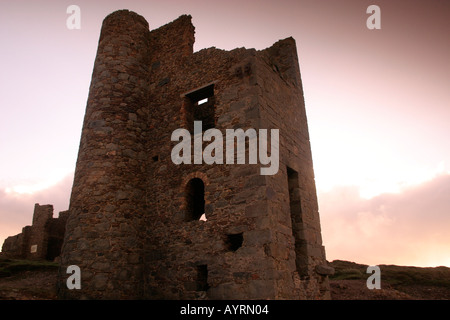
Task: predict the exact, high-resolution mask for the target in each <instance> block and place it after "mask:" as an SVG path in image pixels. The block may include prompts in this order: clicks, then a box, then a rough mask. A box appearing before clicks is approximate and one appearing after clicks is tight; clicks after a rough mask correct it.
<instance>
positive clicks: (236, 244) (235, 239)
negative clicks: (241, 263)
mask: <svg viewBox="0 0 450 320" xmlns="http://www.w3.org/2000/svg"><path fill="white" fill-rule="evenodd" d="M243 242H244V236H243V234H242V232H241V233H236V234H227V239H226V244H227V247H228V250H230V251H233V252H234V251H236V250H237V249H239V248H240V247H242V243H243Z"/></svg>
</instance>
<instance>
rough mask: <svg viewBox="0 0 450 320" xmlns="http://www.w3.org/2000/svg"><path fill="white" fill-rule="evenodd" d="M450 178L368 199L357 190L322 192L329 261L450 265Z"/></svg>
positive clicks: (323, 223)
mask: <svg viewBox="0 0 450 320" xmlns="http://www.w3.org/2000/svg"><path fill="white" fill-rule="evenodd" d="M449 195H450V175H449V174H441V175H438V176H436V177H435V178H434V179H432V180H430V181H428V182H424V183H422V184H420V185H417V186H414V187H410V188H408V189H404V190H403V191H402V192H400V193H395V194H381V195H379V196H377V197H374V198H371V199H363V198H361V197H360V195H359V188H358V187H336V188H334V189H332V190H331V191H329V192H324V193H319V208H320V214H321V221H322V233H323V239H324V245H325V249H326V251H327V258H328V259H329V260H334V259H345V260H352V261H356V262H360V263H366V264H403V265H405V264H407V265H417V266H437V265H448V266H450V233H449V232H448V230H450V197H449Z"/></svg>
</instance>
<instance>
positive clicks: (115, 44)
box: [60, 10, 329, 299]
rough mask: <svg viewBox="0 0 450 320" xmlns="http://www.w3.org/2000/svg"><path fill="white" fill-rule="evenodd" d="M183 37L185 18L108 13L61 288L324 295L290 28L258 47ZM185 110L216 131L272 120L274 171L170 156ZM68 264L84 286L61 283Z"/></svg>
mask: <svg viewBox="0 0 450 320" xmlns="http://www.w3.org/2000/svg"><path fill="white" fill-rule="evenodd" d="M193 44H194V27H193V25H192V23H191V17H190V16H181V17H180V18H178V19H177V20H175V21H173V22H171V23H169V24H167V25H165V26H162V27H160V28H158V29H156V30H152V31H149V26H148V23H147V22H146V21H145V19H144V18H142V17H141V16H139V15H137V14H136V13H133V12H130V11H127V10H121V11H117V12H114V13H112V14H111V15H109V16H108V17H106V18H105V20H104V22H103V26H102V30H101V35H100V39H99V46H98V51H97V57H96V60H95V65H94V70H93V75H92V81H91V86H90V91H89V97H88V102H87V107H86V114H85V119H84V123H83V130H82V135H81V142H80V149H79V155H78V160H77V166H76V171H75V178H74V184H73V189H72V195H71V201H70V208H69V211H70V216H69V219H68V222H67V226H66V228H67V232H66V236H65V240H64V246H63V250H62V256H61V262H62V263H61V269H60V275H61V279H60V280H61V281H60V297H61V298H92V299H100V298H102V299H116V298H117V299H140V298H146V299H322V298H328V297H329V287H328V279H327V276H326V275H325V274H324V272H323V271H321V270H324V269H325V270H326V268H323V266H324V265H325V264H326V261H325V251H324V247H323V246H322V240H321V231H320V222H319V214H318V207H317V198H316V190H315V182H314V173H313V164H312V157H311V148H310V144H309V135H308V128H307V119H306V113H305V106H304V100H303V92H302V84H301V79H300V71H299V66H298V57H297V53H296V44H295V41H294V39H292V38H288V39H285V40H281V41H279V42H277V43H275V44H274V45H273V46H272V47H270V48H268V49H265V50H261V51H257V50H254V49H244V48H239V49H235V50H232V51H224V50H219V49H216V48H209V49H204V50H201V51H199V52H195V53H194V52H193ZM205 98H208V100H207V102H206V103H205V104H201V105H199V103H198V101H199V100H203V99H205ZM194 120H202V121H203V124H204V128H203V129H204V130H205V129H207V128H212V127H215V128H217V129H219V130H221V131H222V132H223V133H225V130H226V129H236V128H242V129H244V130H246V129H248V128H254V129H279V130H280V147H279V149H280V170H279V172H278V173H277V174H275V175H273V176H263V175H260V171H259V169H260V165H259V164H257V165H254V164H252V165H250V164H239V165H238V164H227V165H225V164H224V165H218V164H217V165H216V164H215V165H206V164H202V165H194V164H192V165H183V164H181V165H178V166H177V165H175V164H173V162H172V160H171V157H170V155H171V150H172V148H173V146H174V145H175V142H171V134H172V132H173V131H174V130H175V129H178V128H186V129H189V130H190V131H191V132H192V127H193V121H194ZM205 126H206V127H205ZM269 150H270V149H269ZM203 213H205V215H206V221H203V219H201V220H200V219H199V218H200V217H201V216H202V214H203ZM73 264H75V265H78V266H79V267H80V269H81V282H82V289H81V290H67V289H66V288H65V284H64V281H65V278H66V273H65V270H66V268H67V266H69V265H73ZM317 270H318V271H319V272H320V273H321V274H319V273H318V272H317Z"/></svg>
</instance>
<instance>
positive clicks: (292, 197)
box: [287, 167, 309, 277]
mask: <svg viewBox="0 0 450 320" xmlns="http://www.w3.org/2000/svg"><path fill="white" fill-rule="evenodd" d="M287 178H288V188H289V208H290V213H291V222H292V234H293V236H294V239H295V265H296V268H297V272H298V274H299V275H300V276H303V277H304V276H308V263H309V259H308V254H307V246H306V240H305V234H304V225H303V214H302V202H301V196H300V187H299V180H298V173H297V171H295V170H293V169H291V168H289V167H287Z"/></svg>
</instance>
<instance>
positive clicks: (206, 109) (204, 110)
mask: <svg viewBox="0 0 450 320" xmlns="http://www.w3.org/2000/svg"><path fill="white" fill-rule="evenodd" d="M184 109H185V121H186V126H187V128H188V130H189V131H190V132H191V133H193V132H194V121H201V122H202V130H203V131H205V130H208V129H212V128H215V126H216V123H215V99H214V84H210V85H207V86H205V87H202V88H200V89H196V90H194V91H191V92H189V93H186V94H185V95H184Z"/></svg>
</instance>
